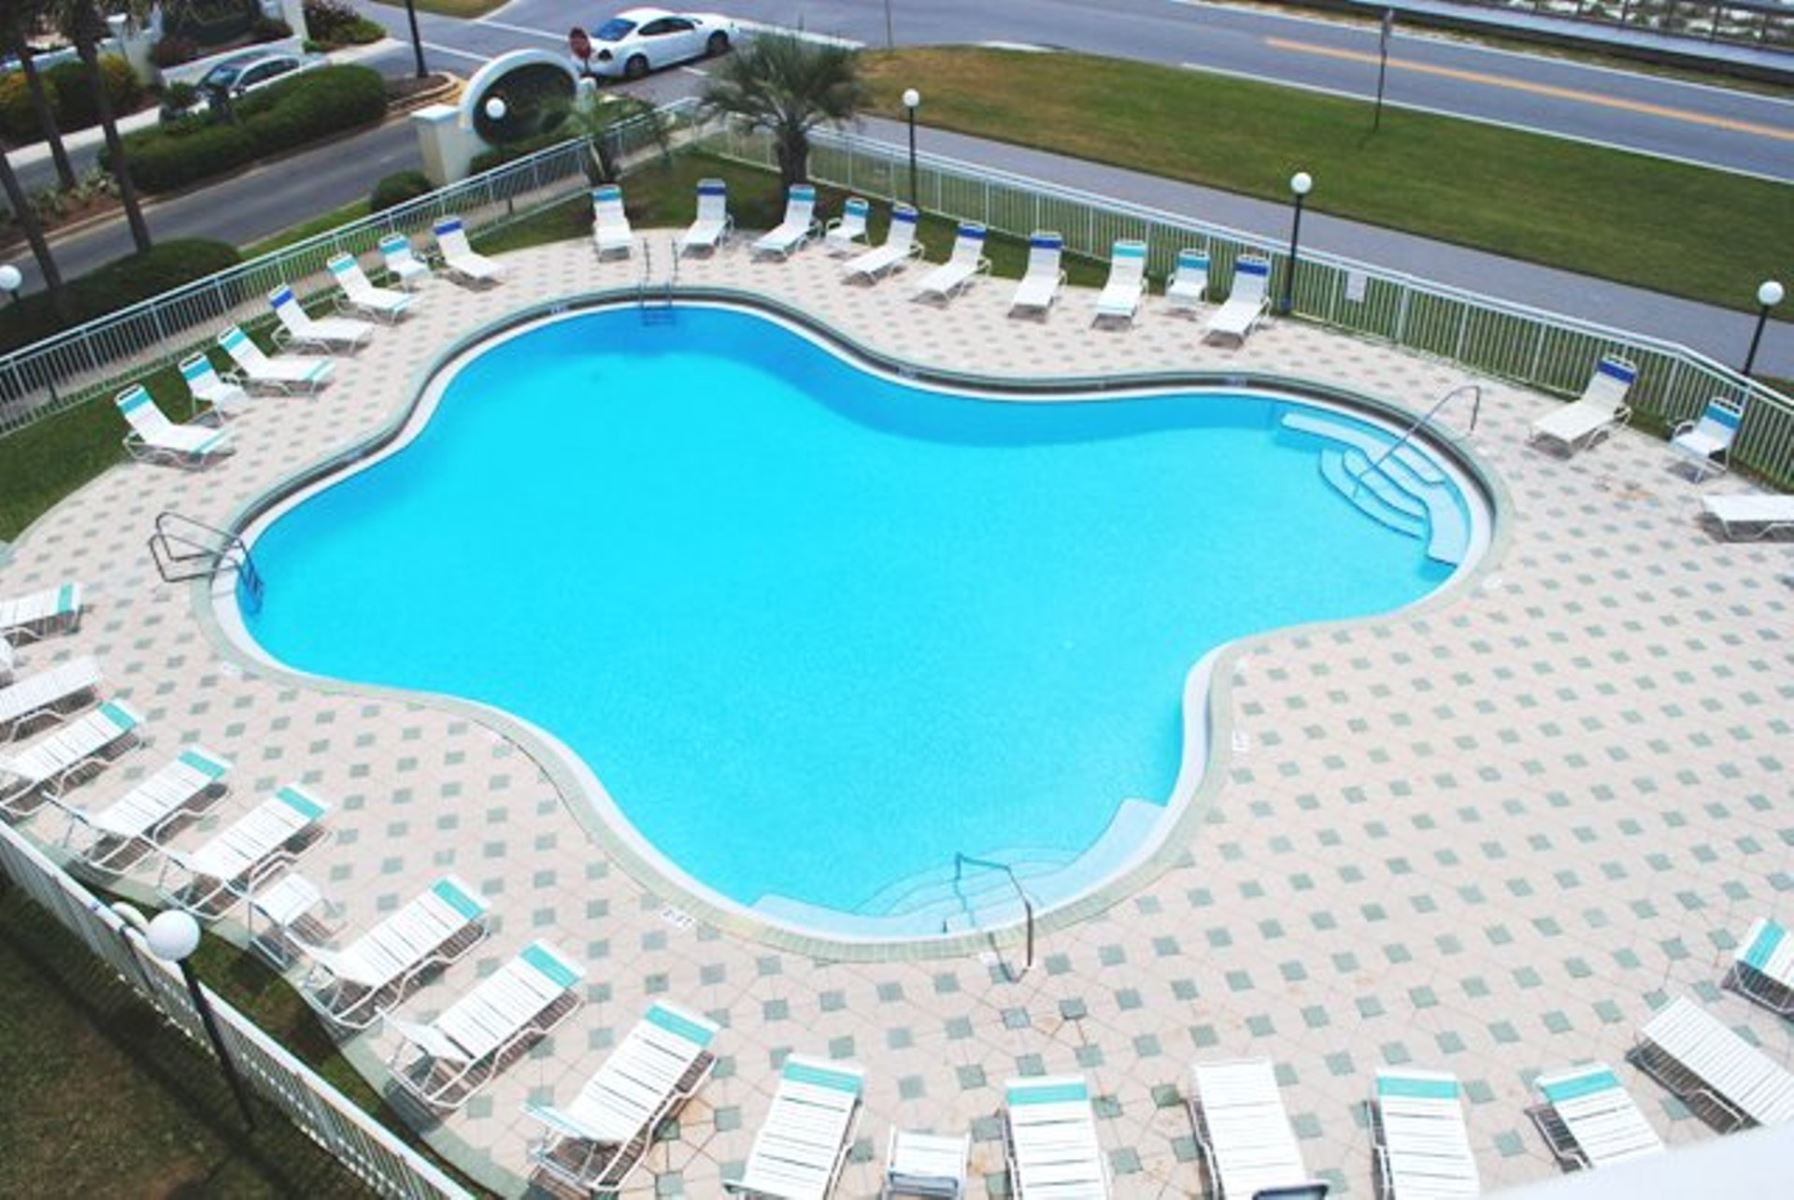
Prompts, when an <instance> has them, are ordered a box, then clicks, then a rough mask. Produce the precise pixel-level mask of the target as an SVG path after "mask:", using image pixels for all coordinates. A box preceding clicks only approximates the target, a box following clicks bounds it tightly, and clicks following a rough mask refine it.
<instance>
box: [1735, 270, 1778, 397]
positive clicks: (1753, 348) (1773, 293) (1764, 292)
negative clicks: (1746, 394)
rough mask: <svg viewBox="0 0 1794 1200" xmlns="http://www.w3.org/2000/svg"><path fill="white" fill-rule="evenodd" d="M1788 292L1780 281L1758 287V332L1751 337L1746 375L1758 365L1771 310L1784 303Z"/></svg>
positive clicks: (1745, 368) (1745, 358)
mask: <svg viewBox="0 0 1794 1200" xmlns="http://www.w3.org/2000/svg"><path fill="white" fill-rule="evenodd" d="M1787 294H1788V293H1787V290H1786V289H1785V288H1783V287H1782V285H1781V281H1780V280H1778V279H1765V280H1764V281H1763V282H1762V283H1760V284H1758V285H1757V331H1756V332H1755V333H1753V334H1751V335H1750V351H1749V352H1748V353H1747V354H1745V356H1744V374H1746V375H1748V374H1750V369H1751V368H1752V367H1754V366H1756V365H1757V347H1758V346H1760V345H1762V344H1763V327H1764V326H1765V325H1767V324H1769V310H1770V309H1772V308H1774V307H1775V306H1776V305H1778V304H1780V303H1781V302H1782V297H1784V296H1786V295H1787Z"/></svg>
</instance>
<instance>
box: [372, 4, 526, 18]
mask: <svg viewBox="0 0 1794 1200" xmlns="http://www.w3.org/2000/svg"><path fill="white" fill-rule="evenodd" d="M374 2H375V3H376V4H384V5H386V7H388V8H398V9H403V8H404V7H405V5H404V3H403V0H374ZM506 2H507V0H416V3H417V9H418V11H419V12H430V13H435V14H436V15H437V16H442V17H460V18H462V19H463V20H472V19H473V18H474V17H483V16H485V15H486V14H487V13H489V12H496V11H497V10H499V9H501V8H503V7H504V6H505V4H506Z"/></svg>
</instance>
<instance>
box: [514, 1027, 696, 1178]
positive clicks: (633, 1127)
mask: <svg viewBox="0 0 1794 1200" xmlns="http://www.w3.org/2000/svg"><path fill="white" fill-rule="evenodd" d="M716 1034H717V1027H716V1026H715V1025H713V1024H712V1023H711V1022H709V1021H706V1020H705V1019H704V1018H703V1017H700V1016H697V1015H696V1014H694V1013H689V1012H686V1011H685V1010H684V1009H682V1008H678V1007H676V1006H674V1005H671V1004H666V1003H660V1004H656V1005H654V1006H653V1007H652V1008H650V1009H649V1010H648V1014H647V1016H645V1017H643V1018H642V1019H641V1020H640V1021H638V1022H636V1026H635V1028H634V1029H632V1030H630V1031H629V1034H628V1036H627V1037H625V1038H624V1039H623V1041H622V1042H621V1043H620V1044H619V1045H618V1046H617V1048H616V1049H615V1050H613V1051H611V1053H610V1056H609V1057H608V1058H606V1059H605V1060H604V1065H603V1066H601V1067H599V1068H598V1071H597V1073H596V1074H594V1075H593V1076H592V1077H591V1078H590V1079H589V1080H587V1081H586V1085H585V1086H584V1087H583V1088H581V1089H580V1090H579V1095H577V1096H575V1097H574V1098H573V1102H572V1103H571V1104H569V1105H567V1106H566V1107H565V1108H556V1107H554V1106H553V1105H548V1104H527V1105H525V1106H524V1109H523V1111H524V1112H525V1113H526V1114H527V1115H529V1116H530V1117H533V1118H534V1119H535V1120H537V1121H540V1122H542V1124H544V1125H546V1126H547V1127H548V1130H547V1133H546V1135H545V1136H544V1137H543V1139H542V1140H541V1141H540V1142H538V1143H536V1144H535V1145H533V1146H531V1147H530V1151H529V1155H530V1158H531V1159H532V1160H533V1161H534V1162H535V1163H536V1164H537V1165H538V1166H540V1167H541V1168H542V1170H544V1171H545V1172H547V1173H548V1174H550V1175H552V1176H554V1177H555V1178H557V1179H560V1180H563V1181H564V1182H566V1183H567V1184H568V1185H570V1186H571V1187H574V1188H577V1189H578V1190H579V1191H580V1192H581V1193H582V1194H589V1195H600V1194H602V1195H613V1194H615V1193H616V1192H618V1191H620V1190H621V1189H622V1186H623V1183H624V1182H625V1181H626V1180H627V1179H628V1178H629V1176H630V1174H631V1173H632V1172H633V1171H634V1170H635V1168H636V1166H637V1165H638V1164H639V1163H640V1162H641V1159H642V1155H643V1154H645V1153H646V1152H647V1149H648V1147H649V1145H650V1144H652V1141H653V1137H654V1131H655V1130H656V1129H658V1128H659V1127H660V1123H661V1122H662V1121H665V1120H666V1119H667V1118H668V1117H671V1116H672V1115H673V1114H674V1113H676V1112H678V1110H679V1109H680V1107H681V1106H683V1105H684V1103H685V1102H686V1101H687V1100H689V1099H690V1098H691V1097H692V1096H693V1095H694V1094H695V1093H696V1092H697V1090H698V1088H699V1087H701V1086H702V1085H703V1083H704V1080H705V1079H707V1078H709V1076H710V1069H711V1067H713V1066H715V1065H716V1055H714V1054H713V1053H711V1051H710V1043H711V1042H712V1041H713V1040H715V1038H716Z"/></svg>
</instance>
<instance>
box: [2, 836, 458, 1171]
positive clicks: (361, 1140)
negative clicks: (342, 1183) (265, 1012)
mask: <svg viewBox="0 0 1794 1200" xmlns="http://www.w3.org/2000/svg"><path fill="white" fill-rule="evenodd" d="M0 872H3V873H4V874H5V876H6V877H7V878H8V879H10V880H11V881H12V882H13V883H14V884H16V885H17V886H18V887H19V889H20V890H21V891H23V892H24V893H25V894H26V895H28V896H30V897H31V899H32V900H33V901H35V902H36V903H37V904H38V905H39V906H40V907H41V908H43V909H44V910H45V911H46V912H48V913H50V914H51V915H52V916H54V917H55V918H56V919H57V921H58V922H60V923H61V924H62V925H63V926H64V927H65V928H66V929H68V930H69V932H70V933H73V934H74V935H75V936H76V937H78V938H79V939H80V940H81V941H82V943H83V944H85V945H86V946H87V948H88V949H89V950H91V951H92V952H93V953H94V955H95V956H96V957H97V958H99V959H100V960H101V961H103V962H105V963H106V964H107V965H108V966H109V967H111V968H112V969H113V970H114V971H116V972H117V973H118V975H119V977H120V978H121V979H123V980H124V981H125V982H126V983H128V984H129V985H130V986H131V987H132V989H133V990H135V991H136V992H137V994H138V995H140V996H141V997H142V998H143V999H144V1000H145V1001H146V1002H148V1003H149V1004H150V1005H151V1006H153V1007H154V1008H155V1009H156V1010H157V1011H158V1012H160V1013H161V1015H162V1016H164V1017H166V1018H167V1019H168V1020H169V1021H170V1022H172V1023H173V1024H174V1025H175V1026H176V1027H177V1028H179V1029H180V1030H181V1031H182V1032H183V1033H185V1034H186V1035H187V1036H188V1037H190V1038H192V1039H193V1041H194V1042H195V1043H196V1044H198V1045H199V1046H201V1047H202V1048H204V1049H205V1050H206V1052H207V1053H208V1054H210V1053H211V1043H210V1041H209V1040H208V1039H207V1037H206V1035H205V1029H204V1026H203V1025H202V1024H201V1021H200V1016H199V1013H198V1011H197V1010H196V1009H195V1008H194V1007H193V1001H192V998H191V997H190V996H189V995H188V994H187V988H186V985H185V982H184V981H183V980H182V979H181V976H180V974H179V972H178V971H177V970H176V969H175V968H174V967H172V966H170V965H168V964H167V963H164V962H162V961H161V960H160V959H157V958H156V957H155V956H153V955H152V954H150V953H149V951H148V949H147V948H146V947H145V946H144V944H143V938H142V936H141V935H140V934H139V933H138V932H137V930H136V929H134V928H133V927H132V926H130V925H129V924H127V923H126V922H125V921H124V919H123V918H121V917H120V916H119V915H118V913H117V912H115V911H114V910H113V909H112V908H111V907H109V906H108V905H107V904H106V903H104V902H103V901H102V900H100V899H99V897H97V896H95V895H94V894H93V893H92V892H90V891H88V890H87V889H86V888H85V887H83V886H81V884H80V883H79V882H78V881H76V880H75V879H73V878H71V877H70V876H69V875H68V874H67V873H65V872H64V871H63V870H62V869H61V868H60V867H58V866H57V865H56V864H55V863H54V862H52V861H51V860H50V859H48V858H47V857H45V856H44V855H43V854H42V853H41V852H40V851H38V849H37V848H36V847H35V846H33V845H32V844H31V842H30V841H29V840H28V839H27V838H26V837H24V835H22V834H20V833H18V832H17V831H15V830H14V829H12V828H11V827H9V826H7V825H5V824H4V823H0ZM207 999H208V1000H209V1001H210V1003H211V1007H212V1015H213V1017H214V1019H215V1020H216V1022H217V1025H218V1033H219V1036H220V1038H221V1040H222V1041H223V1042H224V1046H225V1051H226V1053H228V1054H229V1055H230V1058H231V1061H232V1063H234V1064H235V1066H236V1069H237V1072H238V1074H239V1075H241V1076H242V1077H243V1079H245V1080H246V1081H247V1082H248V1083H249V1085H250V1087H251V1088H253V1089H254V1090H255V1091H256V1092H257V1093H258V1094H259V1095H260V1096H261V1098H262V1099H263V1100H265V1101H267V1102H268V1103H269V1104H271V1105H273V1106H274V1107H275V1108H277V1109H279V1110H280V1111H281V1112H283V1113H284V1114H286V1117H287V1119H288V1120H290V1121H291V1122H292V1123H293V1124H294V1125H295V1126H296V1127H297V1128H298V1129H299V1130H300V1131H301V1132H303V1133H304V1134H305V1135H306V1136H307V1137H309V1138H311V1140H312V1141H314V1142H316V1143H317V1144H318V1145H319V1146H320V1147H321V1148H323V1150H325V1151H326V1152H327V1153H329V1154H330V1155H332V1156H333V1157H334V1158H335V1159H336V1160H337V1161H338V1162H340V1163H341V1164H342V1165H343V1167H344V1168H345V1169H347V1170H348V1171H350V1172H351V1173H353V1174H354V1175H355V1176H356V1178H358V1179H360V1180H361V1181H362V1182H363V1183H365V1184H366V1185H367V1186H368V1187H369V1188H370V1189H371V1190H372V1191H373V1192H374V1193H376V1194H377V1195H381V1196H387V1197H394V1198H396V1200H471V1194H470V1193H469V1192H468V1191H467V1190H466V1189H464V1188H462V1187H461V1186H460V1185H459V1184H457V1183H456V1182H455V1181H454V1180H453V1179H451V1178H449V1177H448V1176H447V1175H446V1174H444V1173H443V1172H442V1171H441V1170H440V1169H439V1168H437V1167H436V1166H435V1165H434V1164H432V1163H431V1162H430V1161H429V1160H428V1159H426V1158H424V1157H423V1156H422V1155H420V1154H418V1153H417V1152H416V1151H414V1150H412V1149H411V1148H410V1147H409V1146H407V1145H405V1143H403V1142H402V1141H400V1140H399V1139H398V1138H397V1137H395V1136H394V1135H393V1134H392V1133H391V1132H389V1131H388V1130H387V1129H385V1128H384V1127H382V1126H381V1125H380V1124H379V1123H378V1122H377V1121H375V1120H373V1119H372V1118H371V1117H369V1116H368V1115H367V1114H365V1113H363V1112H362V1111H361V1110H360V1109H359V1108H357V1107H356V1106H355V1105H354V1104H353V1103H352V1102H351V1101H349V1100H348V1099H346V1098H345V1097H344V1096H343V1095H342V1093H340V1092H338V1091H337V1090H336V1089H335V1088H334V1087H332V1086H330V1084H329V1083H327V1082H326V1081H325V1080H323V1079H321V1078H319V1077H318V1075H317V1074H316V1073H315V1072H313V1071H312V1070H311V1069H310V1068H309V1067H307V1066H306V1065H305V1064H304V1063H302V1062H300V1061H299V1060H298V1059H296V1058H294V1057H293V1056H292V1055H291V1054H289V1053H287V1051H285V1050H284V1049H282V1048H281V1047H280V1045H279V1044H277V1043H276V1042H275V1041H274V1039H272V1038H270V1037H269V1036H268V1035H267V1034H265V1033H263V1032H262V1031H261V1030H260V1029H258V1028H256V1026H255V1024H254V1023H253V1022H252V1021H250V1020H249V1019H248V1018H247V1017H245V1016H243V1015H242V1014H241V1013H239V1012H237V1011H236V1010H235V1009H234V1008H232V1007H231V1006H230V1005H228V1004H226V1003H225V1002H224V1001H223V1000H221V999H219V998H218V997H217V996H216V995H213V994H211V992H210V990H209V989H208V990H207ZM18 1102H19V1101H18V1098H17V1097H12V1098H10V1099H9V1100H8V1103H13V1104H16V1103H18ZM121 1183H122V1184H123V1185H125V1186H129V1181H128V1180H127V1181H121Z"/></svg>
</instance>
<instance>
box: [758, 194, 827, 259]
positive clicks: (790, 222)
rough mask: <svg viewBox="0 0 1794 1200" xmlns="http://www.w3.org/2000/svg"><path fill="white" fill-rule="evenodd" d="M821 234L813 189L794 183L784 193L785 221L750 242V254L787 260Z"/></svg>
mask: <svg viewBox="0 0 1794 1200" xmlns="http://www.w3.org/2000/svg"><path fill="white" fill-rule="evenodd" d="M819 232H821V226H820V225H819V224H818V223H817V221H816V189H815V188H814V187H811V186H810V185H809V184H807V183H794V184H792V185H791V187H790V189H789V190H788V191H787V192H786V193H785V219H784V220H783V221H780V222H779V223H778V224H777V225H776V226H774V227H773V228H772V229H769V230H767V231H766V232H765V233H764V234H762V235H761V236H760V238H759V239H758V240H757V241H755V242H754V245H753V253H754V254H755V255H756V256H758V255H762V254H776V255H778V257H780V258H790V257H791V256H792V255H793V254H794V253H796V252H797V251H798V250H800V249H802V248H803V244H804V243H805V242H807V241H809V240H810V239H811V238H813V237H815V236H816V235H817V234H818V233H819Z"/></svg>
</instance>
